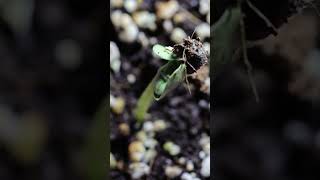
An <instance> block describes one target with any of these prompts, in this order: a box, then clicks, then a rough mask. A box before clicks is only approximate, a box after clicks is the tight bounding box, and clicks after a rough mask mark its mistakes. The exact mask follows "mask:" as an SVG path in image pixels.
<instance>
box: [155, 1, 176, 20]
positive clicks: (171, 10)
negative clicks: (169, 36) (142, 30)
mask: <svg viewBox="0 0 320 180" xmlns="http://www.w3.org/2000/svg"><path fill="white" fill-rule="evenodd" d="M178 10H179V4H178V2H177V1H175V0H170V1H160V2H157V3H156V11H157V17H158V18H160V19H170V18H171V17H172V16H173V15H174V14H175V13H176V12H177V11H178Z"/></svg>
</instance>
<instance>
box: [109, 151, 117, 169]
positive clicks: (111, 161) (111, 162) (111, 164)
mask: <svg viewBox="0 0 320 180" xmlns="http://www.w3.org/2000/svg"><path fill="white" fill-rule="evenodd" d="M116 167H117V161H116V159H115V158H114V156H113V154H112V153H110V168H111V169H114V168H116Z"/></svg>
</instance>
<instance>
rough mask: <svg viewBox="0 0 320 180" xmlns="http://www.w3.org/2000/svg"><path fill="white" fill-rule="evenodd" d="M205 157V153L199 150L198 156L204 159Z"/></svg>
mask: <svg viewBox="0 0 320 180" xmlns="http://www.w3.org/2000/svg"><path fill="white" fill-rule="evenodd" d="M205 157H206V153H205V152H204V151H200V152H199V158H200V159H204V158H205Z"/></svg>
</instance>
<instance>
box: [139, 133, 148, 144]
mask: <svg viewBox="0 0 320 180" xmlns="http://www.w3.org/2000/svg"><path fill="white" fill-rule="evenodd" d="M136 137H137V139H138V140H140V141H142V142H144V141H145V140H146V139H147V138H148V137H147V134H146V132H145V131H139V132H138V133H137V135H136Z"/></svg>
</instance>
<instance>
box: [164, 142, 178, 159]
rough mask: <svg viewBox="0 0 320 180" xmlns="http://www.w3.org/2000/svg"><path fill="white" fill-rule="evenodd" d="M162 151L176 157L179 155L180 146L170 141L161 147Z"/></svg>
mask: <svg viewBox="0 0 320 180" xmlns="http://www.w3.org/2000/svg"><path fill="white" fill-rule="evenodd" d="M163 149H164V150H166V151H167V152H168V153H169V154H170V155H171V156H176V155H178V154H179V153H180V151H181V148H180V146H178V145H176V144H174V143H173V142H171V141H168V142H166V143H165V144H164V145H163Z"/></svg>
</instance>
